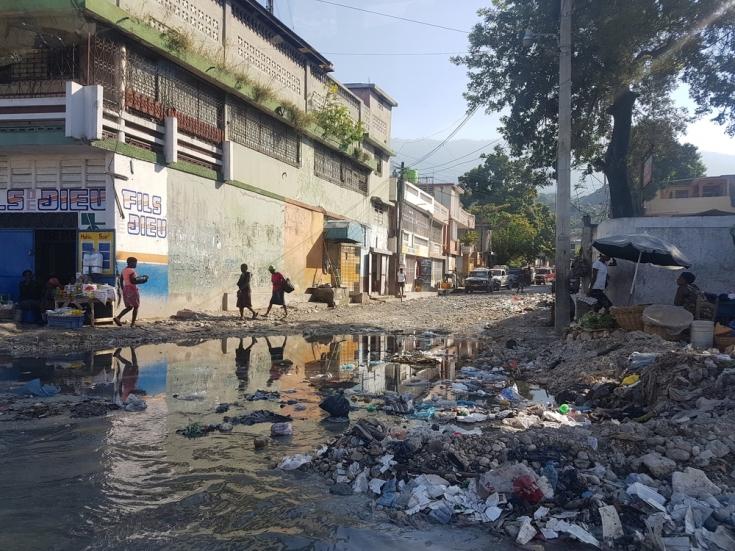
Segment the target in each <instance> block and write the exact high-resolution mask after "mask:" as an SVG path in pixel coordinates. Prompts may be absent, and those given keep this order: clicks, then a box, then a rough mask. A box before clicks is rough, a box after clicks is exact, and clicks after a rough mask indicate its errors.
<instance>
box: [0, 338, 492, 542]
mask: <svg viewBox="0 0 735 551" xmlns="http://www.w3.org/2000/svg"><path fill="white" fill-rule="evenodd" d="M416 349H422V350H431V351H432V352H434V353H435V354H436V355H437V356H438V357H440V358H441V359H442V361H441V363H440V364H438V365H437V366H436V367H432V368H427V369H423V370H422V369H419V370H416V369H409V368H407V366H401V365H400V364H392V363H386V362H384V360H385V359H386V358H390V357H391V356H393V354H395V353H399V352H407V351H411V350H416ZM475 349H476V344H475V343H471V342H454V341H453V340H452V339H451V338H445V337H434V336H431V337H426V336H418V337H409V336H400V337H396V336H379V335H369V336H341V337H334V338H327V339H323V340H318V341H314V342H309V341H307V340H305V339H304V338H302V337H287V338H286V337H269V338H268V339H266V338H258V339H257V341H255V340H253V339H251V338H249V337H248V338H244V339H224V340H221V341H211V342H204V343H200V344H196V345H192V346H181V345H149V346H141V347H138V348H135V349H131V348H125V349H122V350H118V351H117V353H115V352H116V351H114V350H107V351H99V352H96V353H90V354H84V355H79V356H72V357H64V358H45V359H5V360H2V359H0V393H2V392H7V391H9V390H12V389H13V388H17V387H19V386H21V385H22V384H23V383H24V382H26V381H29V380H32V379H36V378H40V379H41V382H42V383H52V384H55V385H58V386H59V387H60V389H61V398H62V399H63V396H64V395H68V394H82V395H89V396H103V397H106V398H109V399H113V398H114V397H118V398H122V399H123V400H124V399H126V398H127V396H129V395H130V394H138V395H140V396H144V397H145V400H146V402H147V405H148V408H147V409H146V410H145V411H143V412H139V413H130V412H124V411H113V412H111V413H109V414H107V415H105V416H102V417H94V418H89V419H74V418H72V419H70V418H68V417H64V416H56V417H53V416H52V417H48V418H44V419H33V420H27V421H18V420H13V421H9V420H7V419H8V418H9V417H10V412H11V411H12V410H10V409H9V408H8V407H5V408H4V409H0V472H2V475H3V476H2V477H1V478H0V496H2V499H0V525H1V526H2V527H3V528H2V530H0V549H12V550H31V549H33V550H35V549H75V550H76V549H136V550H137V549H294V550H296V549H325V550H326V549H330V550H338V549H339V550H342V549H344V550H353V549H354V550H369V549H380V550H385V549H396V550H397V549H425V548H429V549H487V548H489V546H494V547H493V548H496V549H503V548H505V547H504V546H500V547H498V542H497V540H496V538H495V537H494V536H491V535H489V534H488V533H487V531H485V530H482V529H480V528H455V527H447V526H437V525H433V524H429V523H426V522H424V521H421V520H419V519H415V521H412V524H411V526H410V527H407V526H399V525H397V524H395V523H392V522H391V521H390V519H389V517H388V516H387V514H386V513H384V512H381V511H377V510H374V506H373V505H372V500H370V499H368V498H366V497H364V496H359V495H356V496H350V497H336V496H331V495H330V494H329V493H328V488H327V486H326V485H325V483H324V480H323V479H321V478H320V477H318V476H315V475H311V474H304V473H301V472H298V471H292V472H282V471H278V470H273V468H272V467H273V465H274V463H276V462H277V461H279V460H280V459H281V458H282V457H283V456H285V455H290V454H294V453H300V452H310V451H312V450H313V449H314V448H315V447H317V446H318V445H320V444H321V443H323V442H325V441H327V440H329V439H330V438H332V437H333V436H334V435H336V434H338V433H340V432H341V431H343V430H345V429H346V427H345V426H342V425H334V424H327V423H324V422H323V421H322V419H323V418H324V416H325V415H324V413H323V412H322V411H321V410H320V409H319V407H318V403H319V401H320V399H321V397H320V395H319V394H318V390H317V387H320V388H340V387H342V388H345V387H351V386H354V385H358V388H360V389H361V390H363V391H365V392H370V393H380V392H383V391H385V390H393V391H400V392H405V391H409V392H414V393H415V392H419V391H418V390H416V389H417V388H421V386H420V384H417V380H418V381H419V383H420V381H421V379H424V380H426V381H427V382H428V381H431V380H438V379H451V378H453V377H454V373H455V370H456V369H457V361H458V360H460V359H462V358H468V357H471V356H472V355H473V354H474V352H475ZM460 365H461V364H460ZM115 381H117V384H115ZM259 389H260V390H268V391H277V392H279V393H280V399H278V400H269V401H248V400H247V399H246V397H247V396H249V395H251V394H252V393H254V392H256V390H259ZM58 398H59V397H55V398H38V401H41V402H42V401H44V400H47V401H49V403H53V401H54V400H57V399H58ZM223 403H227V404H230V410H229V411H228V412H227V413H226V414H225V415H232V416H235V415H243V414H245V413H247V412H248V411H253V410H259V409H268V410H272V411H274V412H277V413H279V414H282V415H290V416H292V417H293V419H294V422H293V426H294V435H293V436H292V437H286V438H274V439H270V444H269V446H268V447H267V448H265V449H264V450H257V451H256V450H255V449H254V447H253V439H254V437H255V436H269V431H270V424H268V423H264V424H256V425H253V426H249V427H246V426H242V425H237V426H236V427H235V430H234V431H233V432H231V433H220V432H216V431H215V432H212V433H210V434H209V435H208V436H205V437H202V438H193V439H188V438H185V437H184V436H182V435H181V434H178V433H177V430H180V429H182V428H183V427H185V426H187V425H189V424H191V423H194V422H197V423H200V424H207V423H221V422H222V419H223V414H222V413H219V414H218V413H215V409H216V407H217V406H218V404H223ZM299 404H301V405H299ZM304 406H305V408H304ZM361 415H375V414H374V413H369V412H367V411H366V410H365V409H361V410H360V411H358V412H356V413H355V415H353V417H355V418H359V417H360V416H361ZM4 421H5V422H4Z"/></svg>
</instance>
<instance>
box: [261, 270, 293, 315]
mask: <svg viewBox="0 0 735 551" xmlns="http://www.w3.org/2000/svg"><path fill="white" fill-rule="evenodd" d="M268 271H269V272H270V273H271V284H272V285H273V294H271V301H270V304H268V309H267V310H266V311H265V315H266V317H268V314H270V312H271V308H273V305H274V304H276V305H278V306H283V312H284V313H283V317H284V318H285V317H286V316H288V308H287V307H286V292H285V291H284V286H285V284H286V278H285V277H283V275H282V274H281V272H277V271H276V269H275V268H274V267H273V266H268Z"/></svg>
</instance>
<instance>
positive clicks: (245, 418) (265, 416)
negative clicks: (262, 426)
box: [224, 409, 291, 426]
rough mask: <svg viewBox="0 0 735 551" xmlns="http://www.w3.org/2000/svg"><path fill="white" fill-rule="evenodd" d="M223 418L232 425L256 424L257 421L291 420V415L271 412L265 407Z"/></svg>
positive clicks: (279, 421) (275, 421) (280, 421)
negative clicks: (237, 415)
mask: <svg viewBox="0 0 735 551" xmlns="http://www.w3.org/2000/svg"><path fill="white" fill-rule="evenodd" d="M224 420H225V421H228V422H230V423H232V424H233V425H246V426H250V425H257V424H258V423H282V422H286V421H291V417H290V416H289V415H279V414H278V413H273V412H272V411H268V410H266V409H259V410H258V411H253V412H251V413H246V414H245V415H241V416H239V417H231V418H228V417H225V419H224Z"/></svg>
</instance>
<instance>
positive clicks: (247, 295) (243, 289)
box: [237, 264, 258, 319]
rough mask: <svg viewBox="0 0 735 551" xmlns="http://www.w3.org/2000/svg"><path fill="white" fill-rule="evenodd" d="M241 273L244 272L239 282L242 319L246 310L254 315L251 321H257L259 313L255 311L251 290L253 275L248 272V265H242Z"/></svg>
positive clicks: (238, 301)
mask: <svg viewBox="0 0 735 551" xmlns="http://www.w3.org/2000/svg"><path fill="white" fill-rule="evenodd" d="M240 272H242V273H241V274H240V279H238V280H237V289H238V290H237V307H238V308H239V310H240V319H243V315H244V313H245V308H247V309H248V310H250V313H251V314H253V317H252V318H251V319H255V318H257V317H258V313H257V312H256V311H255V310H253V299H252V292H251V290H250V279H251V277H252V274H251V273H250V272H249V271H248V265H247V264H242V265H241V266H240Z"/></svg>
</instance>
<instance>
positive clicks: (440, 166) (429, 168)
mask: <svg viewBox="0 0 735 551" xmlns="http://www.w3.org/2000/svg"><path fill="white" fill-rule="evenodd" d="M501 140H502V138H497V139H495V140H493V141H491V142H490V143H487V144H485V145H483V146H480V147H478V148H477V149H475V150H473V151H470V152H469V153H465V154H464V155H461V156H460V157H457V158H455V159H452V160H450V161H446V162H444V163H440V164H438V165H434V166H427V167H424V168H422V169H421V170H432V169H435V168H442V167H443V166H444V165H448V164H452V163H453V162H455V161H459V160H460V159H464V158H465V157H469V156H470V155H473V154H475V153H477V152H478V151H482V150H483V149H485V148H486V147H490V146H491V145H494V144H496V143H498V142H499V141H501ZM480 159H482V157H480ZM473 160H475V159H473Z"/></svg>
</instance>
